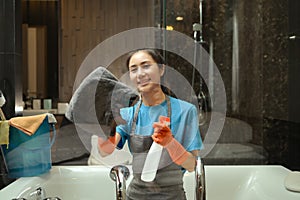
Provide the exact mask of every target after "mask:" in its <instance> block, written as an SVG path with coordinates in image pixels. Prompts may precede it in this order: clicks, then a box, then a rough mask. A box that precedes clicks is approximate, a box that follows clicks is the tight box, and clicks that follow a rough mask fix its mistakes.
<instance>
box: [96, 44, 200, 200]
mask: <svg viewBox="0 0 300 200" xmlns="http://www.w3.org/2000/svg"><path fill="white" fill-rule="evenodd" d="M126 63H127V67H128V69H129V77H130V80H131V81H132V82H133V83H134V85H135V86H136V88H137V90H138V92H139V93H140V97H141V98H140V100H139V101H138V102H137V103H136V104H135V105H132V106H130V107H125V108H122V109H121V110H120V115H121V117H122V118H123V120H124V123H123V124H119V125H118V126H117V127H116V133H115V135H113V136H111V137H110V138H108V139H107V140H106V141H104V140H103V138H99V145H98V147H99V151H100V154H101V155H108V154H111V153H112V152H113V150H114V148H115V147H118V148H123V146H124V144H125V142H126V141H127V140H128V144H129V146H130V151H131V153H132V155H133V161H132V166H133V167H132V168H133V179H132V181H131V183H130V185H129V187H128V190H127V194H126V195H127V199H145V198H146V197H147V196H149V195H151V197H152V198H153V199H180V200H185V199H186V196H185V191H184V188H183V180H182V178H183V174H184V172H185V171H190V172H191V171H194V168H195V156H197V155H198V153H199V150H200V149H201V148H202V141H201V138H200V132H199V127H198V122H199V121H198V115H197V109H196V107H195V106H194V105H193V104H191V103H188V102H186V101H183V100H180V99H176V98H174V97H171V96H169V95H168V94H166V93H165V92H164V91H163V89H162V87H161V86H162V85H163V83H162V81H161V79H162V77H163V76H164V73H165V62H164V59H163V58H162V56H161V55H160V54H159V52H158V51H156V50H153V49H140V50H136V51H134V52H132V53H130V54H129V56H128V59H127V62H126ZM162 116H165V117H168V118H169V119H170V120H169V121H170V123H169V124H166V123H164V122H163V121H162V120H161V119H162ZM153 142H154V143H156V144H157V145H161V146H162V147H163V150H162V154H161V155H160V157H157V158H155V159H159V160H160V161H159V165H158V169H157V173H156V177H155V178H154V180H153V179H151V180H147V182H146V181H144V179H143V178H142V176H141V175H142V172H144V171H142V169H143V168H144V167H145V166H144V165H145V159H146V156H147V154H148V151H149V149H150V147H151V145H152V143H153ZM152 170H154V169H152ZM170 191H172V192H170ZM174 191H176V192H174Z"/></svg>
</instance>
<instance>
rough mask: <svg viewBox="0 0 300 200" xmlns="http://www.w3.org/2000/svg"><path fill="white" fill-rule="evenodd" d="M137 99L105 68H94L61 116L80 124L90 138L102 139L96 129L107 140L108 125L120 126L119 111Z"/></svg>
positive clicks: (133, 91) (136, 95) (135, 94)
mask: <svg viewBox="0 0 300 200" xmlns="http://www.w3.org/2000/svg"><path fill="white" fill-rule="evenodd" d="M137 97H138V94H137V92H136V91H135V90H133V89H132V88H130V87H129V86H127V85H125V84H124V83H122V82H120V81H119V80H118V79H117V78H116V77H115V76H114V75H113V74H112V73H111V72H110V71H108V70H107V69H106V68H104V67H98V68H96V69H95V70H94V71H92V72H91V73H90V74H89V75H88V76H87V77H86V78H85V79H84V80H83V81H82V83H81V84H80V85H79V87H78V88H77V89H76V91H75V92H74V94H73V96H72V98H71V100H70V102H69V106H68V109H67V111H66V113H65V116H66V117H67V118H68V119H69V120H70V121H71V122H73V123H76V124H84V125H83V126H82V129H85V130H84V132H89V133H90V135H94V134H97V133H98V136H103V135H101V134H100V135H99V130H98V129H99V125H100V127H101V129H102V130H103V131H102V134H104V135H105V136H106V137H107V136H109V135H110V134H111V132H112V131H111V130H110V128H111V125H112V124H113V123H115V122H116V123H117V124H118V123H121V122H120V121H119V120H116V119H119V117H120V115H119V109H120V108H123V107H128V106H129V105H130V103H131V101H132V99H135V98H137ZM87 127H88V128H87ZM106 128H107V129H106ZM77 129H78V128H77ZM100 132H101V131H100Z"/></svg>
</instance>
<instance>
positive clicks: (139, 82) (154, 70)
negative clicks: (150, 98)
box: [128, 51, 164, 92]
mask: <svg viewBox="0 0 300 200" xmlns="http://www.w3.org/2000/svg"><path fill="white" fill-rule="evenodd" d="M128 68H129V76H130V80H131V81H132V82H133V83H134V84H135V85H136V87H137V89H138V91H139V92H150V91H153V89H154V88H156V87H159V88H160V78H161V76H162V75H163V73H164V68H163V67H159V66H158V64H157V63H156V62H155V61H154V60H153V58H152V57H151V55H149V54H148V53H147V52H146V51H138V52H136V53H134V54H133V55H132V57H131V59H130V60H129V66H128Z"/></svg>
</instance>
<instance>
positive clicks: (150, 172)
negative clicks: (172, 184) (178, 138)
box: [141, 116, 170, 182]
mask: <svg viewBox="0 0 300 200" xmlns="http://www.w3.org/2000/svg"><path fill="white" fill-rule="evenodd" d="M159 121H160V122H162V123H165V124H166V125H167V126H169V125H170V118H169V117H164V116H160V117H159ZM162 150H163V146H161V145H160V144H157V143H156V142H153V143H152V145H151V147H150V149H149V152H148V154H147V157H146V160H145V164H144V167H143V170H142V175H141V179H142V181H145V182H151V181H153V180H154V178H155V176H156V172H157V169H158V164H159V161H160V157H161V154H162Z"/></svg>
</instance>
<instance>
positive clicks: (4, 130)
mask: <svg viewBox="0 0 300 200" xmlns="http://www.w3.org/2000/svg"><path fill="white" fill-rule="evenodd" d="M1 144H6V145H8V144H9V121H8V120H6V121H0V145H1Z"/></svg>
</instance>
